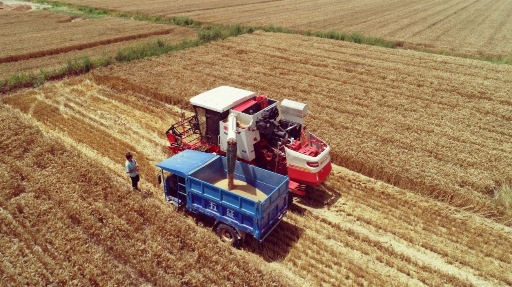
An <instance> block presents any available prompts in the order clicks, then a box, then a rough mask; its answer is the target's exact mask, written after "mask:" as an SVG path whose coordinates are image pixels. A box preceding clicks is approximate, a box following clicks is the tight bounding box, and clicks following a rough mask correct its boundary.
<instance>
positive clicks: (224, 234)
mask: <svg viewBox="0 0 512 287" xmlns="http://www.w3.org/2000/svg"><path fill="white" fill-rule="evenodd" d="M217 234H218V235H219V237H220V240H222V242H226V243H228V244H229V245H231V246H235V247H236V246H237V245H238V242H239V241H240V239H239V236H238V233H237V232H236V230H235V229H234V228H233V227H231V226H229V225H226V224H224V223H221V224H219V226H217Z"/></svg>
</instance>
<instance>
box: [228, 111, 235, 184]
mask: <svg viewBox="0 0 512 287" xmlns="http://www.w3.org/2000/svg"><path fill="white" fill-rule="evenodd" d="M227 143H228V147H227V150H226V160H227V170H228V190H232V189H234V188H235V181H234V179H235V164H236V153H237V146H236V114H234V113H231V114H229V116H228V138H227Z"/></svg>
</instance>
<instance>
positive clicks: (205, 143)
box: [166, 86, 331, 195]
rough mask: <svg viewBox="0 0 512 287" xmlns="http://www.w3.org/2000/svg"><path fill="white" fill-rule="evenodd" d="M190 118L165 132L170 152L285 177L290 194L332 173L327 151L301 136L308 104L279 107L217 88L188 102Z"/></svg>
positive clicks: (258, 97)
mask: <svg viewBox="0 0 512 287" xmlns="http://www.w3.org/2000/svg"><path fill="white" fill-rule="evenodd" d="M190 103H191V104H192V106H193V108H194V111H195V114H194V115H193V116H191V117H189V118H185V116H184V114H182V118H181V121H180V122H177V123H175V124H174V125H172V126H171V127H170V128H169V129H168V130H167V131H166V135H167V139H168V140H169V143H170V145H169V149H170V150H171V151H172V152H173V153H174V154H177V153H179V152H181V151H183V150H187V149H191V150H199V151H204V152H210V153H218V154H225V155H226V157H227V160H228V179H229V166H234V163H233V164H232V165H230V164H229V163H230V161H235V160H236V159H235V156H234V155H235V154H236V157H237V158H238V160H241V161H243V162H246V163H249V164H253V165H256V166H258V167H260V168H264V169H267V170H270V171H273V172H276V173H279V174H282V175H288V177H289V178H290V184H289V188H290V192H292V193H295V194H298V195H305V187H306V186H316V185H318V184H320V183H322V182H323V181H324V180H325V179H326V178H327V176H328V175H329V173H330V171H331V162H330V156H329V151H330V147H329V146H328V145H327V144H326V143H325V142H324V141H323V140H321V139H320V138H318V137H316V136H314V135H313V134H311V133H309V132H308V131H306V127H305V126H304V118H305V116H306V113H307V105H306V104H303V103H299V102H295V101H291V100H283V101H282V102H279V101H276V100H272V99H269V98H267V96H265V95H258V94H256V93H254V92H251V91H247V90H243V89H238V88H233V87H228V86H221V87H217V88H215V89H212V90H209V91H206V92H204V93H201V94H199V95H197V96H195V97H193V98H191V99H190Z"/></svg>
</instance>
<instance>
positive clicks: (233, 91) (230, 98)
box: [190, 86, 256, 113]
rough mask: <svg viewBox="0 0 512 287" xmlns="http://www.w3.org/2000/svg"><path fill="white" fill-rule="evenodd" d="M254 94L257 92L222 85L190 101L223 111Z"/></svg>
mask: <svg viewBox="0 0 512 287" xmlns="http://www.w3.org/2000/svg"><path fill="white" fill-rule="evenodd" d="M254 96H256V93H254V92H251V91H247V90H243V89H239V88H233V87H229V86H220V87H217V88H215V89H212V90H209V91H206V92H204V93H201V94H199V95H197V96H195V97H193V98H191V99H190V103H191V104H192V105H194V106H198V107H201V108H205V109H208V110H212V111H216V112H219V113H222V112H224V111H227V110H229V109H230V108H232V107H234V106H237V105H238V104H241V103H243V102H245V101H246V100H248V99H250V98H252V97H254Z"/></svg>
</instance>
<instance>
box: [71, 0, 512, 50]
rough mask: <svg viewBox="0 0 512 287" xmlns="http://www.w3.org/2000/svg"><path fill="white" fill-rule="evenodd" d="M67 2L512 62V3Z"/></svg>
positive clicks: (329, 0)
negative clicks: (351, 36)
mask: <svg viewBox="0 0 512 287" xmlns="http://www.w3.org/2000/svg"><path fill="white" fill-rule="evenodd" d="M66 2H70V3H79V4H82V5H91V6H94V7H105V8H110V9H116V10H120V11H140V12H144V13H148V14H151V15H164V16H176V15H180V16H187V17H190V18H192V19H194V20H197V21H203V22H216V23H233V24H235V23H242V24H248V25H254V26H264V25H270V24H273V25H277V26H282V27H286V28H291V29H298V30H303V31H308V30H309V31H329V30H336V31H343V32H348V33H351V32H359V33H363V34H364V35H366V36H373V37H382V38H385V39H389V40H396V41H402V42H405V45H406V46H407V47H414V48H416V49H429V50H434V51H441V52H445V53H446V52H448V53H455V54H465V55H472V56H488V57H499V56H502V57H510V55H511V54H512V33H510V31H511V29H512V21H511V20H510V19H512V4H511V3H510V2H509V1H493V0H483V1H464V0H450V1H445V0H433V1H421V0H414V1H390V0H379V1H375V0H364V1H361V0H349V1H337V0H320V1H311V0H281V1H237V2H236V3H234V2H232V1H225V0H219V1H208V4H205V3H204V1H200V0H194V1H186V2H179V1H177V2H174V3H172V4H170V3H168V1H163V0H151V1H147V2H145V3H146V5H145V6H144V7H141V6H140V5H139V2H138V1H134V0H129V1H108V2H107V3H105V1H101V0H86V1H82V0H80V1H78V0H68V1H66Z"/></svg>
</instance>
